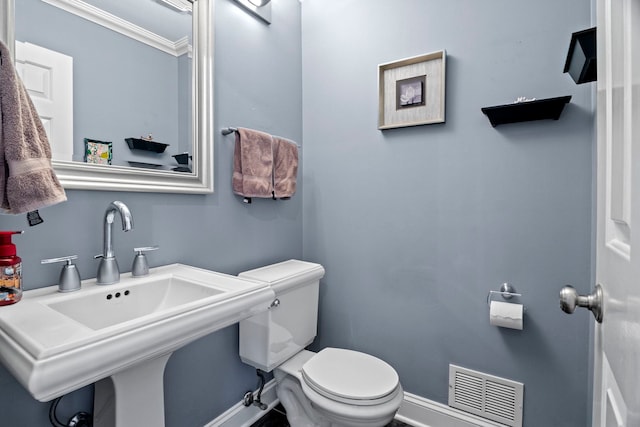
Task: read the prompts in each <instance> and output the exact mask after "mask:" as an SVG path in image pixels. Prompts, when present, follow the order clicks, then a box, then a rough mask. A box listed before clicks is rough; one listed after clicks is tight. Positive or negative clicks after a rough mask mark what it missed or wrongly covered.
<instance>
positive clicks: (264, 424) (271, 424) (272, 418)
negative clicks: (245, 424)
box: [251, 405, 411, 427]
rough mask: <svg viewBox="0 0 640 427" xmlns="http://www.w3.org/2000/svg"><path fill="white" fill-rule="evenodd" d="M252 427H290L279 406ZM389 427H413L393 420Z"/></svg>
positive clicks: (282, 409)
mask: <svg viewBox="0 0 640 427" xmlns="http://www.w3.org/2000/svg"><path fill="white" fill-rule="evenodd" d="M251 427H289V423H288V422H287V416H286V415H285V412H284V408H283V407H282V405H278V406H276V407H275V408H273V409H272V410H271V411H269V412H268V413H267V414H266V415H265V416H264V417H262V418H260V419H259V420H258V421H256V422H255V423H253V424H252V425H251ZM387 427H411V426H409V425H408V424H405V423H403V422H400V421H396V420H393V421H391V423H389V424H388V425H387Z"/></svg>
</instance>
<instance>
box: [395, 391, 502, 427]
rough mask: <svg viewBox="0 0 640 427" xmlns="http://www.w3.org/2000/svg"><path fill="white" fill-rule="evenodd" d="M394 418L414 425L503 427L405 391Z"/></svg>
mask: <svg viewBox="0 0 640 427" xmlns="http://www.w3.org/2000/svg"><path fill="white" fill-rule="evenodd" d="M396 419H397V420H398V421H402V422H404V423H407V424H410V425H412V426H415V427H504V424H500V423H496V422H494V421H490V420H487V419H486V418H481V417H478V416H475V415H472V414H468V413H466V412H464V411H461V410H459V409H455V408H451V407H449V406H447V405H443V404H442V403H439V402H435V401H433V400H429V399H425V398H424V397H420V396H417V395H415V394H411V393H407V392H405V393H404V401H403V402H402V405H401V406H400V409H399V410H398V413H397V414H396Z"/></svg>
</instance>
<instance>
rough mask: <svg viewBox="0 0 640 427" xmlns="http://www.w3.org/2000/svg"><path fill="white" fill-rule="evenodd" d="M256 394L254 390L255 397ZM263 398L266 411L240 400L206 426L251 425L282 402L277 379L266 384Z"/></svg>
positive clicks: (239, 426)
mask: <svg viewBox="0 0 640 427" xmlns="http://www.w3.org/2000/svg"><path fill="white" fill-rule="evenodd" d="M255 395H256V393H255V392H254V393H253V396H254V398H255ZM261 400H262V403H264V404H265V405H267V409H266V410H264V411H262V410H261V409H260V408H258V407H257V406H254V405H251V406H249V407H246V406H244V404H243V403H242V401H240V402H238V403H236V404H235V405H233V406H232V407H231V408H229V410H227V411H226V412H225V413H224V414H222V415H220V416H219V417H218V418H216V419H215V420H213V421H211V422H210V423H209V424H207V425H205V426H204V427H249V426H250V425H251V424H253V423H255V422H256V421H258V420H259V419H260V418H262V417H263V416H264V415H265V414H266V413H267V412H268V411H270V410H271V409H272V408H273V407H274V406H276V405H277V404H278V403H279V402H280V400H279V399H278V396H276V380H271V381H269V382H268V383H267V384H266V385H265V386H264V390H263V391H262V396H261Z"/></svg>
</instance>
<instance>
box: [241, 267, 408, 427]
mask: <svg viewBox="0 0 640 427" xmlns="http://www.w3.org/2000/svg"><path fill="white" fill-rule="evenodd" d="M240 276H241V277H243V278H248V279H251V280H259V281H262V282H266V283H268V284H269V286H271V287H272V289H273V290H274V292H275V294H276V300H274V302H273V304H271V307H270V308H269V310H267V311H266V312H264V313H261V314H259V315H256V316H253V317H250V318H248V319H246V320H243V321H242V322H240V357H241V359H242V361H243V362H245V363H247V364H249V365H251V366H254V367H255V368H257V369H261V370H263V371H267V372H270V371H273V373H274V378H275V380H276V394H277V396H278V398H279V400H280V402H281V403H282V405H283V406H284V408H285V410H286V412H287V419H288V420H289V424H290V425H291V427H331V426H336V427H337V426H340V427H364V426H367V427H382V426H385V425H387V424H388V423H389V422H390V421H391V420H392V419H393V417H394V416H395V413H396V412H397V410H398V408H399V407H400V404H401V403H402V400H403V398H404V393H403V391H402V386H401V385H400V381H399V379H398V374H397V373H396V371H395V370H394V369H393V368H392V367H391V366H390V365H389V364H387V363H386V362H384V361H383V360H381V359H378V358H377V357H374V356H372V355H369V354H366V353H361V352H358V351H353V350H347V349H339V348H325V349H323V350H321V351H319V352H318V353H313V352H311V351H308V350H305V347H306V346H307V345H308V344H310V343H311V342H312V341H313V339H314V338H315V336H316V330H317V310H318V289H319V283H320V279H321V278H322V277H323V276H324V268H323V267H322V266H321V265H319V264H314V263H309V262H304V261H297V260H289V261H285V262H282V263H278V264H274V265H270V266H266V267H262V268H258V269H255V270H250V271H246V272H244V273H241V274H240Z"/></svg>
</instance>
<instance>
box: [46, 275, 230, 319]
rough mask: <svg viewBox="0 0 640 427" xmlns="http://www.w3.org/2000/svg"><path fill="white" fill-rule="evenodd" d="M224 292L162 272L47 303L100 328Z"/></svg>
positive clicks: (168, 309)
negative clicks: (146, 277) (148, 277)
mask: <svg viewBox="0 0 640 427" xmlns="http://www.w3.org/2000/svg"><path fill="white" fill-rule="evenodd" d="M222 293H224V290H222V289H217V288H214V287H212V286H211V285H207V284H206V283H197V282H193V281H190V280H186V279H183V278H182V277H176V276H175V275H162V276H155V277H151V278H150V280H146V281H144V282H141V281H138V280H136V281H132V282H131V283H130V284H127V285H125V287H124V288H120V287H119V288H118V289H117V290H106V289H105V290H103V291H101V292H94V293H83V294H81V295H78V296H77V297H76V298H74V297H68V298H64V299H62V300H61V301H55V302H51V303H48V304H46V305H47V306H48V307H49V308H52V309H54V310H55V311H57V312H59V313H62V314H64V315H65V316H67V317H70V318H71V319H73V320H75V321H76V322H78V323H81V324H83V325H85V326H87V327H89V328H91V329H95V330H98V329H102V328H107V327H109V326H113V325H116V324H118V323H122V322H127V321H129V320H134V319H137V318H142V317H144V316H147V315H149V314H159V313H161V312H163V311H167V312H169V311H170V310H171V309H175V308H176V307H180V306H183V305H184V304H189V303H192V302H195V301H199V300H201V299H203V298H208V297H212V296H214V295H219V294H222ZM74 296H75V295H74ZM154 320H157V316H154Z"/></svg>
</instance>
